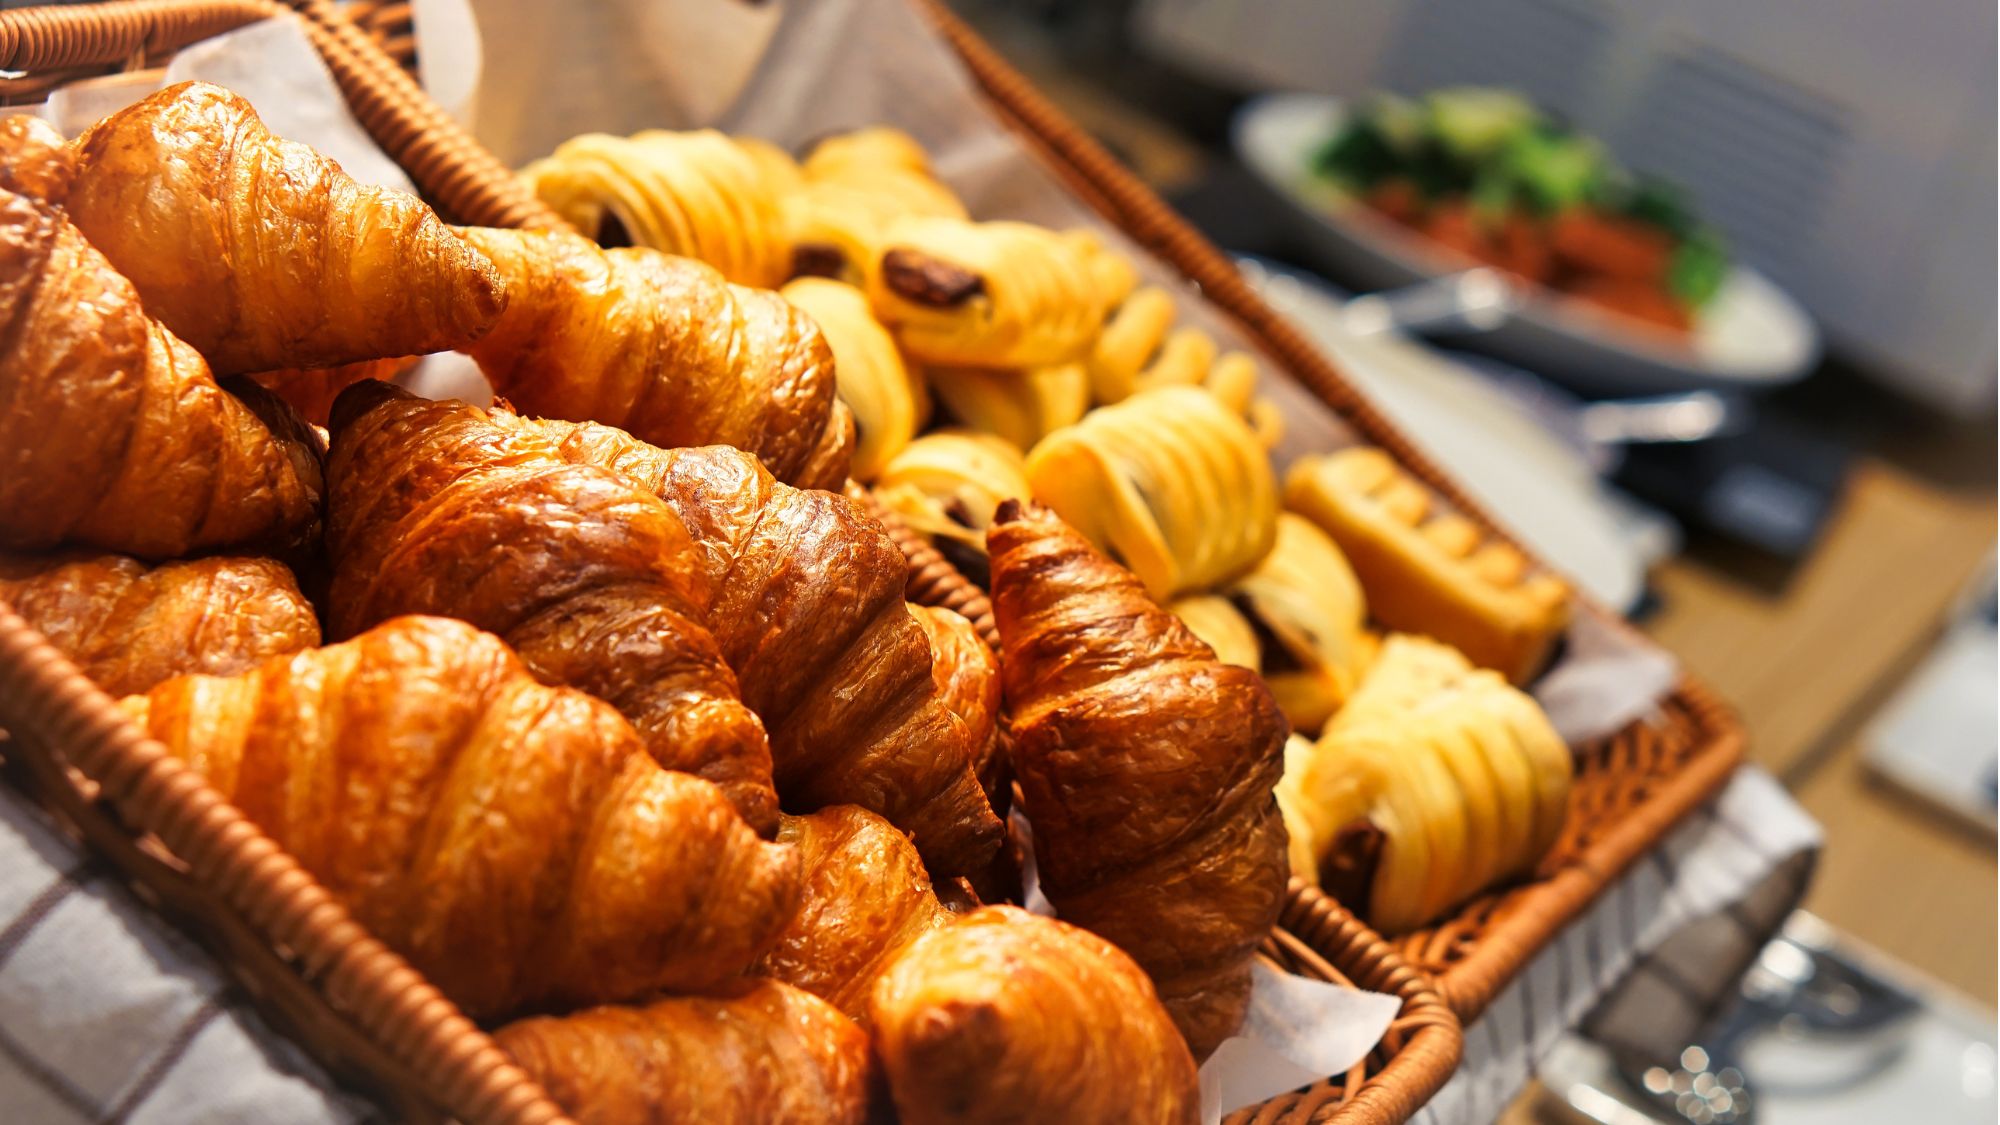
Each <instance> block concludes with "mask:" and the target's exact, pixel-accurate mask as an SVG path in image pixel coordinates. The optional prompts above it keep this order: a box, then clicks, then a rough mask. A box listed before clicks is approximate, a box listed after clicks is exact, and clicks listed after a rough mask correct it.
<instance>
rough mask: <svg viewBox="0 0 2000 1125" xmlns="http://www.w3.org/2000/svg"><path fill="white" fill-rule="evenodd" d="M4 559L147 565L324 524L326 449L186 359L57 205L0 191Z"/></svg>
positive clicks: (304, 534)
mask: <svg viewBox="0 0 2000 1125" xmlns="http://www.w3.org/2000/svg"><path fill="white" fill-rule="evenodd" d="M0 331H4V333H5V336H6V339H7V340H8V341H9V343H8V345H7V347H6V348H5V349H4V350H0V450H4V451H5V454H4V461H0V547H7V548H18V549H31V550H39V549H42V548H47V547H52V546H55V545H56V544H58V543H65V542H69V543H82V544H88V545H90V546H93V547H99V548H102V549H105V550H109V551H116V552H119V553H121V554H130V555H139V556H142V557H145V558H172V557H174V556H178V555H185V554H189V553H191V552H194V551H204V550H214V549H218V548H225V547H239V546H262V547H268V548H271V549H273V550H279V551H289V550H292V549H294V548H296V547H298V546H300V545H302V544H304V543H306V542H308V541H309V540H311V539H312V538H313V536H315V535H316V534H317V533H318V528H319V499H320V465H319V448H320V446H319V439H318V438H317V437H316V436H315V435H314V434H313V433H312V432H311V431H310V430H308V429H307V428H306V427H305V425H304V423H302V422H300V421H299V419H298V418H297V417H296V416H295V415H293V414H292V413H291V411H289V410H288V409H286V408H285V405H284V404H283V403H281V402H279V401H278V400H276V399H275V398H273V397H271V396H270V395H269V394H268V393H266V392H264V391H262V390H261V389H260V388H257V387H254V386H245V387H244V388H243V389H242V390H241V392H240V397H239V395H237V394H231V393H229V392H228V391H225V390H224V389H223V388H222V387H221V386H219V385H217V383H216V381H215V377H214V375H212V374H211V373H210V372H209V368H208V365H207V364H206V363H204V362H202V358H201V356H200V355H198V354H196V352H195V350H194V349H193V348H190V347H188V346H187V345H186V344H185V343H182V342H181V340H180V339H179V338H178V337H176V336H175V335H174V334H173V333H172V332H170V331H168V330H167V329H166V327H165V326H163V325H161V324H160V322H159V321H157V320H154V319H152V318H151V317H149V316H147V315H146V312H145V310H144V309H143V308H141V306H140V303H139V294H138V293H137V292H135V291H134V290H133V288H132V284H131V282H129V281H127V280H125V278H124V277H123V276H121V275H120V274H119V273H118V272H117V271H116V270H114V269H112V267H111V264H110V263H109V262H107V261H105V260H104V255H102V254H100V253H98V252H97V250H96V249H95V248H94V247H93V246H91V245H90V243H88V242H86V241H84V238H83V235H82V234H81V233H80V232H78V231H77V229H76V227H75V226H73V225H71V223H70V222H69V220H68V219H67V218H65V217H64V214H63V212H62V211H61V210H60V209H59V208H56V207H53V206H51V205H49V204H47V203H44V202H42V201H40V200H38V199H33V198H30V197H28V196H24V195H17V194H14V193H12V192H6V191H0Z"/></svg>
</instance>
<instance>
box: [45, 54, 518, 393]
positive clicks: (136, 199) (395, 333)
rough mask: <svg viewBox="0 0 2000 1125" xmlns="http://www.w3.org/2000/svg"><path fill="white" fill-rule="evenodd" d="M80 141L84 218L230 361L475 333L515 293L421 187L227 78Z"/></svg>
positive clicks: (361, 350)
mask: <svg viewBox="0 0 2000 1125" xmlns="http://www.w3.org/2000/svg"><path fill="white" fill-rule="evenodd" d="M76 150H77V156H78V161H79V164H80V170H79V172H78V174H77V177H76V184H75V186H74V187H72V188H71V189H70V193H69V199H68V206H69V215H70V219H71V220H72V221H73V222H75V223H76V225H77V227H78V228H80V229H81V230H82V231H83V233H84V235H85V236H86V237H88V238H89V239H90V241H91V244H92V245H94V246H96V247H97V248H98V249H99V250H102V251H103V252H104V256H105V257H106V258H109V259H110V260H111V264H112V265H114V266H116V267H117V268H118V271H119V272H120V273H123V274H124V275H125V276H126V277H129V278H131V279H132V284H133V285H134V286H135V287H136V288H137V289H138V291H139V294H140V296H142V297H144V298H145V301H146V310H147V312H149V313H150V314H152V315H153V316H156V317H158V318H160V320H161V321H162V322H163V323H165V324H166V326H167V327H168V328H169V329H171V330H172V331H173V332H174V334H175V335H177V336H179V337H180V338H181V339H183V340H186V341H187V342H188V343H189V344H191V345H193V346H194V349H195V350H196V351H198V352H200V353H201V354H202V355H203V356H204V357H206V358H207V360H208V362H209V363H210V364H211V365H212V366H213V367H214V368H215V370H216V371H218V372H220V373H223V374H237V373H242V372H249V371H270V370H273V369H276V368H281V367H332V366H335V365H337V364H343V363H351V362H354V361H355V360H363V359H379V358H381V357H384V356H404V355H422V354H424V353H426V352H436V351H445V350H449V349H453V348H462V347H464V346H465V345H466V344H469V343H471V342H472V341H473V340H474V339H475V338H477V337H478V336H479V335H480V334H481V333H482V332H485V331H486V330H487V329H488V328H490V327H492V325H493V322H494V321H495V320H496V319H497V318H498V317H499V315H500V311H501V309H502V308H504V307H505V306H506V303H507V293H506V288H505V286H504V285H503V283H502V282H501V280H500V277H499V275H498V274H496V273H494V271H493V266H492V264H491V263H489V262H488V261H487V260H486V259H485V257H484V256H482V255H481V254H480V253H479V252H478V251H477V250H474V249H473V248H472V247H470V246H467V245H466V244H465V243H464V242H463V241H462V240H460V239H459V238H458V237H457V236H456V235H454V234H452V232H451V229H450V228H448V227H446V226H445V225H444V224H443V223H441V222H439V221H438V218H437V216H436V215H433V214H432V213H431V210H430V208H428V207H426V206H424V205H423V204H422V203H421V202H419V201H418V200H417V198H416V197H415V196H412V195H406V194H404V193H402V192H398V191H391V190H389V189H387V188H378V187H371V186H368V185H366V184H360V183H356V182H355V181H354V180H352V179H350V178H348V176H347V174H346V173H344V172H342V171H341V170H340V165H338V164H335V163H334V162H333V161H331V160H328V159H327V158H325V157H323V156H321V155H319V154H318V153H316V152H314V151H313V150H312V149H310V148H307V147H306V146H304V145H300V144H294V143H292V142H290V141H286V140H282V139H280V138H278V137H274V136H272V135H271V133H270V131H269V130H267V129H265V128H264V123H263V122H262V121H260V120H258V117H257V113H256V111H255V110H253V109H251V108H250V103H249V102H246V101H244V100H243V99H242V98H240V97H237V96H236V95H235V94H232V93H230V92H229V91H227V90H224V89H222V88H221V87H219V86H211V85H208V84H207V83H203V82H184V83H181V84H180V85H177V86H170V87H168V88H166V89H164V90H161V91H160V92H159V93H157V94H154V95H153V96H151V97H149V98H145V99H142V100H141V101H139V102H138V103H136V104H134V105H132V106H131V107H129V108H127V109H124V110H120V111H119V112H117V113H114V114H112V115H111V116H110V117H107V118H105V119H104V120H103V121H100V122H99V123H98V124H97V125H96V126H95V127H94V128H92V129H91V130H90V131H89V132H87V133H85V134H84V135H83V136H82V137H79V138H78V139H77V142H76Z"/></svg>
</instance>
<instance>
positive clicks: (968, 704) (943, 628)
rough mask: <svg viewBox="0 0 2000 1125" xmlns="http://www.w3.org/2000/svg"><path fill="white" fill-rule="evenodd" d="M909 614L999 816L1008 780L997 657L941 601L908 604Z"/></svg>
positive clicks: (975, 631)
mask: <svg viewBox="0 0 2000 1125" xmlns="http://www.w3.org/2000/svg"><path fill="white" fill-rule="evenodd" d="M910 614H911V616H913V617H915V618H916V619H917V624H919V625H921V626H923V628H924V636H925V637H926V638H927V639H928V640H929V641H930V643H931V674H932V676H933V678H935V679H936V680H937V685H938V692H939V694H941V695H943V696H944V703H945V706H946V707H949V708H950V709H951V713H952V714H954V715H957V716H958V720H959V722H961V723H964V724H965V732H966V739H967V741H968V742H969V743H970V744H971V746H972V762H973V773H975V774H976V775H977V776H978V778H979V787H980V788H981V789H983V790H985V791H986V800H987V803H988V804H990V805H992V806H993V809H994V811H995V812H997V813H1000V814H1002V815H1005V813H1006V810H1007V803H1008V799H1009V793H1008V786H1009V783H1010V781H1011V779H1010V777H1009V776H1008V773H1007V756H1006V755H1005V754H1004V753H1002V752H1001V749H1000V661H999V660H998V659H997V658H996V657H995V656H994V655H993V650H992V649H990V648H988V647H986V641H985V640H984V639H982V638H981V637H980V635H979V630H978V629H977V628H975V627H974V626H973V624H972V622H970V621H968V620H966V619H965V618H964V617H963V616H961V615H959V614H957V613H955V612H953V611H951V610H949V609H946V608H944V607H943V606H929V605H912V606H911V607H910Z"/></svg>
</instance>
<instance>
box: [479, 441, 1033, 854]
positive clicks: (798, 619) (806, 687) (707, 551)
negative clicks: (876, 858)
mask: <svg viewBox="0 0 2000 1125" xmlns="http://www.w3.org/2000/svg"><path fill="white" fill-rule="evenodd" d="M494 417H495V418H496V420H499V421H502V422H503V423H505V424H511V425H517V426H523V427H528V428H530V429H532V430H533V431H534V432H536V433H538V434H541V435H546V437H547V438H548V440H549V441H550V442H551V443H552V444H553V445H554V446H555V448H556V451H557V453H558V454H559V455H560V456H562V457H564V458H566V459H568V460H570V461H574V462H577V463H579V464H585V465H594V466H599V467H602V468H605V469H609V470H612V471H615V472H617V473H619V474H621V475H622V476H624V477H625V478H626V479H628V480H630V481H632V482H634V483H636V484H638V485H639V486H640V487H642V488H644V489H646V490H647V491H649V492H651V493H653V494H656V495H657V496H659V498H660V499H662V500H664V501H665V502H666V504H667V506H668V507H669V508H670V509H672V510H673V511H674V512H675V513H676V514H678V515H679V516H680V518H681V520H682V522H683V523H684V524H685V525H686V526H687V530H688V531H689V533H690V534H692V535H693V537H694V540H695V542H696V544H697V547H698V551H697V556H696V560H695V561H696V562H697V563H698V564H699V566H700V567H701V568H702V573H701V574H700V575H699V576H698V577H699V578H701V579H703V580H705V584H706V586H707V588H708V590H709V591H710V594H711V596H710V599H709V600H708V601H707V602H705V603H702V606H701V608H702V611H703V619H704V620H706V621H707V622H708V623H709V628H710V629H711V630H713V632H714V634H715V639H716V641H717V642H718V643H719V644H720V646H721V650H722V654H723V655H724V656H725V657H726V658H727V659H728V661H729V664H730V666H731V667H732V668H734V669H735V670H736V678H737V681H738V683H740V684H741V685H742V691H743V701H744V702H745V703H747V704H749V706H750V708H751V709H752V710H754V711H756V712H757V714H758V715H759V716H761V717H762V718H763V720H764V726H765V728H766V729H767V730H768V731H769V732H770V739H771V755H772V758H773V760H774V761H775V764H776V776H777V784H778V791H779V793H780V795H781V796H782V797H783V799H784V803H785V807H786V808H788V809H791V810H794V811H810V810H813V809H818V808H824V807H825V806H827V805H840V804H857V805H861V806H863V807H865V808H868V809H871V810H873V811H875V812H878V813H880V814H882V815H883V816H885V817H887V818H888V819H889V820H890V821H891V822H893V823H894V824H895V825H896V826H897V827H898V828H901V829H902V830H903V831H905V832H908V833H910V835H911V836H912V837H914V838H915V840H916V845H917V850H918V851H919V852H921V853H923V857H924V862H925V864H926V865H928V866H929V867H930V869H931V871H932V873H933V874H935V875H938V876H939V877H945V876H950V875H960V874H964V873H967V872H970V871H975V870H978V869H979V868H981V867H982V866H984V865H985V863H986V862H987V861H988V860H989V859H990V858H991V857H992V855H993V853H994V851H995V850H996V849H997V848H998V846H999V841H1000V837H1001V825H1000V822H999V820H998V819H996V818H995V816H994V815H993V813H992V811H991V810H990V809H989V808H988V807H987V801H986V799H985V796H984V795H983V794H982V793H981V792H980V788H979V784H978V780H977V778H976V776H975V774H974V772H973V769H974V757H973V751H974V747H973V745H972V743H971V742H970V740H969V738H970V736H969V734H968V732H967V731H966V729H965V726H964V724H962V723H961V722H960V721H959V720H958V718H957V716H956V715H954V714H953V712H952V709H951V707H950V706H949V704H948V701H947V700H946V698H945V696H944V694H943V693H942V692H941V691H940V690H939V688H938V685H937V684H936V682H935V677H934V675H933V672H932V659H931V648H930V645H929V644H928V643H927V642H926V639H925V636H924V631H923V628H922V627H921V626H920V625H918V624H917V622H916V621H915V620H914V619H913V618H912V617H911V616H910V612H909V609H908V607H907V604H906V603H905V602H904V601H903V589H904V586H905V585H906V584H907V582H908V575H909V570H908V565H909V564H908V563H907V562H906V561H905V560H904V558H903V554H902V552H901V551H900V550H899V549H897V547H896V544H895V541H894V540H892V539H890V538H889V536H888V533H887V532H885V531H884V530H883V529H882V527H881V525H879V524H877V523H876V522H875V521H874V520H872V519H870V518H868V516H867V515H866V514H865V513H863V512H862V510H861V509H860V508H859V507H858V506H857V505H856V504H855V503H854V502H853V501H851V500H849V499H847V498H846V497H844V496H837V495H834V494H832V493H828V492H819V491H805V490H802V489H795V488H790V487H787V486H786V485H783V484H779V483H778V482H776V481H774V480H773V479H771V476H770V474H768V473H766V472H764V471H763V469H762V468H761V467H760V466H759V465H758V464H757V461H756V459H755V458H753V457H750V456H749V455H747V454H745V453H742V452H741V451H738V450H734V449H727V448H723V447H720V446H713V447H708V448H702V449H672V450H663V449H658V448H656V447H654V446H650V445H647V444H645V443H644V442H640V441H637V440H635V439H634V438H632V437H631V436H629V435H627V434H625V433H623V432H621V431H618V430H614V429H611V428H610V427H608V426H597V425H591V424H587V423H586V424H578V423H568V422H550V421H541V422H530V421H525V420H518V419H514V418H512V416H510V415H507V414H505V413H504V412H501V411H495V412H494Z"/></svg>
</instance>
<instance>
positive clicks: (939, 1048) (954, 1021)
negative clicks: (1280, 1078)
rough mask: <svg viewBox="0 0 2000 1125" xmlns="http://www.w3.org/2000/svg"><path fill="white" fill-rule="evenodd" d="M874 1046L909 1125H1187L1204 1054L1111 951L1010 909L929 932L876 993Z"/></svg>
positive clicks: (1070, 929) (1197, 1112) (1127, 962)
mask: <svg viewBox="0 0 2000 1125" xmlns="http://www.w3.org/2000/svg"><path fill="white" fill-rule="evenodd" d="M871 1009H872V1011H873V1013H874V1026H875V1047H876V1052H877V1054H878V1055H879V1056H880V1057H881V1060H882V1067H883V1070H884V1072H885V1073H886V1074H887V1075H888V1079H889V1092H890V1094H891V1096H892V1097H893V1098H894V1099H895V1103H896V1112H897V1115H898V1119H899V1120H900V1121H902V1122H903V1125H945V1123H951V1125H982V1123H986V1122H993V1123H996V1125H997V1123H1000V1122H1021V1123H1026V1122H1043V1121H1061V1122H1065V1123H1066V1125H1126V1123H1128V1122H1147V1123H1149V1125H1150V1123H1158V1125H1189V1123H1192V1122H1195V1121H1198V1120H1200V1118H1201V1097H1200V1091H1199V1089H1198V1088H1197V1085H1196V1081H1195V1066H1194V1060H1193V1059H1192V1058H1190V1057H1189V1055H1188V1050H1187V1046H1186V1044H1184V1043H1182V1042H1181V1039H1180V1036H1179V1035H1177V1034H1176V1033H1175V1031H1174V1025H1173V1023H1172V1022H1171V1021H1170V1020H1169V1019H1168V1018H1167V1014H1166V1013H1165V1012H1163V1011H1162V1010H1161V1008H1160V1001H1159V998H1158V997H1157V996H1156V995H1155V994H1154V992H1153V986H1152V984H1151V983H1150V982H1148V981H1147V979H1146V974H1145V973H1143V972H1141V971H1140V969H1139V967H1138V966H1137V965H1134V964H1133V963H1132V961H1131V959H1130V958H1128V957H1126V956H1125V954H1123V953H1121V952H1119V951H1118V949H1117V948H1116V947H1114V946H1112V945H1111V944H1110V943H1108V942H1105V941H1103V940H1102V939H1100V938H1098V937H1096V936H1094V935H1092V934H1089V933H1086V932H1084V931H1083V930H1079V929H1077V928H1076V927H1074V926H1067V925H1064V924H1063V923H1061V922H1058V921H1056V920H1054V919H1052V918H1041V917H1037V916H1035V915H1033V914H1029V913H1028V912H1027V911H1025V910H1021V909H1019V908H1017V907H1012V906H989V907H985V908H983V909H980V910H976V911H974V912H972V913H971V914H968V915H966V916H965V917H963V918H960V919H958V920H957V921H956V922H954V923H953V924H951V925H949V926H946V927H944V928H942V929H939V930H934V931H932V932H931V933H928V934H925V935H924V936H923V937H920V938H918V939H917V940H916V941H915V942H913V943H911V945H910V946H909V948H907V949H905V950H904V951H903V954H902V956H900V957H898V958H897V959H896V962H895V964H894V965H893V966H892V967H891V968H890V970H889V972H888V974H887V975H885V976H884V977H883V978H882V980H881V981H880V982H879V983H878V984H877V985H876V986H875V995H874V998H873V1002H872V1004H871Z"/></svg>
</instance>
